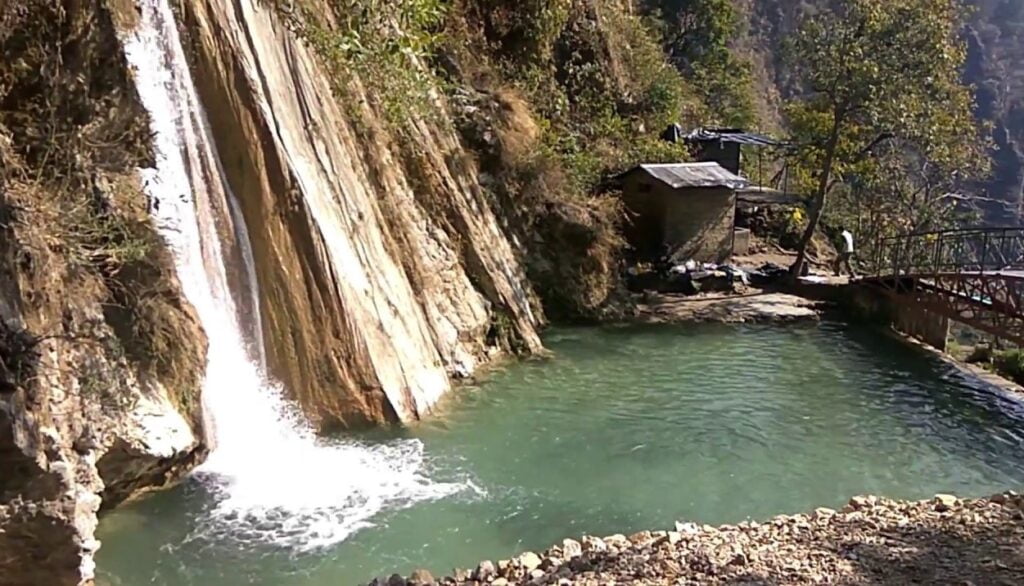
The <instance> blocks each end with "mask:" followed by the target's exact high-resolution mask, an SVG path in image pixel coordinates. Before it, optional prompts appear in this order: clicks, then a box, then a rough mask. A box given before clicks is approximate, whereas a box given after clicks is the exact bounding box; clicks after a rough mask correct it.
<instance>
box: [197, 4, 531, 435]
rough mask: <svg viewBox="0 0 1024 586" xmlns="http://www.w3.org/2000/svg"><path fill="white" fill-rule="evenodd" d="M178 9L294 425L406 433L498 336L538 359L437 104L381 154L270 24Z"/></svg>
mask: <svg viewBox="0 0 1024 586" xmlns="http://www.w3.org/2000/svg"><path fill="white" fill-rule="evenodd" d="M182 4H183V6H182V8H183V17H184V25H185V30H187V31H188V35H189V38H190V39H191V47H190V48H191V50H192V53H193V55H194V58H195V71H196V79H197V84H198V86H199V91H200V94H201V96H202V98H203V101H204V103H205V105H206V108H207V110H208V112H209V118H210V123H211V130H212V131H213V135H214V137H215V139H216V142H217V146H218V150H219V151H220V152H221V156H222V160H223V163H224V169H225V173H226V176H227V180H228V182H229V183H230V185H231V187H232V189H233V191H234V192H235V193H236V194H237V196H238V198H239V200H240V203H241V207H242V211H243V214H244V216H245V220H246V223H247V225H248V226H249V231H250V234H251V238H252V245H253V251H254V256H255V263H256V271H257V275H258V279H259V281H260V289H261V299H260V303H261V306H262V309H263V311H262V314H263V316H264V321H265V323H264V328H263V329H264V336H265V342H266V346H267V351H268V363H269V368H270V371H271V373H272V374H273V375H274V376H276V377H277V378H278V379H280V380H281V381H282V382H283V383H284V384H285V387H286V388H287V389H288V390H289V392H290V393H291V394H292V395H293V396H294V397H295V398H297V399H298V400H299V401H300V402H301V403H302V405H303V406H304V407H305V410H306V412H307V414H309V415H310V416H311V417H314V418H315V419H318V420H320V421H321V422H322V423H323V424H325V425H332V424H341V425H353V424H363V423H378V422H383V421H409V420H413V419H416V418H419V417H421V416H423V415H425V414H427V413H428V412H429V411H430V408H431V407H432V406H433V405H434V404H435V403H436V402H437V400H438V399H439V398H440V397H441V396H442V395H443V394H444V393H445V392H446V391H447V390H448V388H449V386H450V384H451V383H450V380H451V378H459V377H465V376H469V375H470V374H471V373H472V372H473V371H474V370H475V369H476V367H477V366H478V365H479V364H481V363H483V362H486V361H487V360H488V359H489V357H490V356H491V355H492V354H493V353H494V352H496V351H500V349H501V348H500V342H499V338H501V337H502V336H506V337H507V336H511V337H513V338H515V340H517V342H516V343H517V345H518V346H519V347H521V348H522V349H523V350H525V351H536V350H539V349H540V348H541V344H540V341H539V338H538V337H537V328H538V327H539V326H540V325H541V324H542V322H543V316H542V313H541V312H540V310H539V309H538V305H537V303H536V301H535V299H534V295H533V292H532V289H531V286H530V284H529V283H528V282H527V279H526V275H525V272H524V270H523V268H522V266H521V265H520V262H519V259H518V257H517V255H516V254H515V252H514V250H513V244H512V243H511V242H510V241H509V239H508V238H507V236H506V233H505V232H504V231H503V229H502V228H501V226H500V225H499V222H498V219H497V218H496V216H495V214H494V212H493V210H492V206H491V203H490V202H489V201H488V199H487V194H486V192H485V191H484V190H483V189H482V188H481V186H480V185H479V182H478V174H477V173H476V172H475V171H474V164H475V163H474V162H473V160H472V158H471V157H469V156H468V154H467V153H466V152H465V151H464V150H463V148H462V146H461V144H460V142H459V140H458V138H457V135H456V134H455V131H454V128H453V125H452V122H451V119H450V117H449V115H448V112H447V108H446V106H445V104H444V102H443V101H442V100H441V99H440V98H438V100H437V102H436V111H435V112H434V114H435V115H434V116H432V117H431V119H430V120H427V119H411V120H409V121H408V122H407V128H406V129H407V130H408V132H407V133H406V135H405V136H403V137H396V136H394V135H393V134H392V133H391V132H390V131H389V130H388V129H387V128H385V127H384V126H383V125H382V124H380V123H379V122H378V120H379V116H378V115H377V113H376V112H373V111H371V110H369V109H368V108H369V106H366V105H365V104H366V102H367V100H366V99H365V97H364V96H363V95H361V92H362V91H363V90H362V89H361V87H360V86H359V84H358V83H355V84H353V85H352V86H351V87H350V88H348V90H347V91H348V92H350V93H349V94H348V95H347V96H346V97H345V99H348V100H351V102H352V104H358V106H355V109H357V110H358V109H359V108H363V109H364V111H363V112H362V113H361V114H362V117H361V119H360V122H361V123H362V125H363V127H362V128H359V129H357V128H356V127H355V124H356V121H353V120H352V117H351V115H350V114H349V113H348V112H343V111H342V107H341V103H340V101H339V99H336V97H335V95H334V92H333V90H332V86H331V82H330V79H331V78H330V75H329V74H328V72H327V71H325V69H324V65H323V63H322V62H320V61H319V60H318V58H317V56H316V55H315V54H314V53H313V52H312V50H311V49H310V47H309V46H308V45H307V44H306V43H304V42H302V41H301V40H300V39H299V38H297V36H296V35H294V34H293V33H292V32H291V31H290V30H289V29H288V27H287V26H286V22H285V20H284V19H283V18H281V16H280V15H279V14H278V12H277V11H276V10H275V9H274V8H273V7H272V6H270V5H268V4H267V3H264V2H256V1H254V0H239V1H237V2H232V3H224V2H214V1H211V0H188V1H186V2H183V3H182ZM410 66H411V65H410ZM351 109H352V108H349V110H351ZM400 141H405V144H402V143H401V142H400ZM410 151H411V153H412V154H411V158H412V161H411V162H410V161H409V160H408V159H409V158H410V155H409V154H408V153H409V152H410ZM499 316H500V318H501V320H500V324H501V325H505V326H508V327H507V328H506V331H504V332H500V334H501V335H499V332H497V331H496V329H497V328H498V327H500V325H499V319H498V318H499Z"/></svg>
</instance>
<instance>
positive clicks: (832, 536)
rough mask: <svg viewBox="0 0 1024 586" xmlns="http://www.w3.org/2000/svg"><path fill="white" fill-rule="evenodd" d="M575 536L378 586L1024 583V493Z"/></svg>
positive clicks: (867, 499)
mask: <svg viewBox="0 0 1024 586" xmlns="http://www.w3.org/2000/svg"><path fill="white" fill-rule="evenodd" d="M674 529H675V530H674V531H643V532H640V533H636V534H633V535H630V536H629V537H626V536H624V535H611V536H608V537H604V538H597V537H592V536H585V537H583V538H582V539H581V540H580V541H575V540H572V539H566V540H564V541H563V542H562V543H561V544H559V545H557V546H555V547H552V548H551V549H549V550H547V551H545V552H543V553H534V552H526V553H523V554H521V555H519V556H517V557H516V558H514V559H511V560H502V561H499V562H497V563H493V562H490V561H485V562H481V563H480V564H479V565H478V566H477V567H476V569H475V570H472V571H470V570H456V571H455V572H454V573H453V575H452V576H450V577H447V578H443V579H438V580H435V579H434V578H433V577H432V576H430V574H429V573H426V572H423V571H419V572H416V573H414V574H413V575H412V576H410V577H409V578H408V579H406V578H403V577H402V576H400V575H394V576H392V577H391V578H389V579H386V580H382V579H377V580H374V581H373V582H371V586H385V585H386V586H413V585H415V586H433V585H435V584H437V585H443V586H483V585H487V584H490V585H491V586H510V585H527V586H542V585H557V586H575V585H586V586H592V585H593V586H597V585H606V584H651V585H654V584H666V585H667V584H673V585H676V584H693V585H697V584H835V583H843V584H886V585H888V584H892V585H897V584H899V585H903V584H960V585H970V584H977V585H981V584H1006V585H1011V584H1012V585H1018V584H1024V498H1022V497H1020V496H1018V495H1017V494H1015V493H1006V494H1001V495H997V496H994V497H992V498H989V499H980V500H960V499H957V498H956V497H954V496H950V495H938V496H936V497H935V498H934V499H931V500H928V501H921V502H905V501H893V500H888V499H882V498H878V497H872V496H864V497H856V498H854V499H852V500H851V501H850V503H849V504H848V505H847V506H846V507H845V508H844V509H843V510H841V511H834V510H831V509H824V508H822V509H817V510H816V511H814V512H813V513H811V514H809V515H793V516H786V515H782V516H778V517H775V518H774V519H771V520H770V521H766V522H763V523H758V522H753V521H750V522H744V523H740V524H738V525H724V526H721V527H711V526H708V525H696V524H694V523H676V526H675V528H674Z"/></svg>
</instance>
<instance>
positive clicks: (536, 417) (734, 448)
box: [99, 324, 1024, 586]
mask: <svg viewBox="0 0 1024 586" xmlns="http://www.w3.org/2000/svg"><path fill="white" fill-rule="evenodd" d="M547 344H548V346H549V348H550V349H551V350H553V351H554V352H555V357H554V358H553V359H552V360H549V361H543V362H533V363H527V364H517V365H512V366H509V367H507V368H506V369H503V370H500V371H498V372H496V373H493V374H492V375H491V376H490V377H488V380H487V382H486V383H484V384H482V385H480V386H479V387H476V388H468V389H464V390H462V391H460V392H459V393H458V394H457V396H455V397H454V398H452V400H450V401H449V402H448V403H447V404H446V405H445V406H444V408H443V415H442V416H440V417H438V418H437V419H436V420H434V421H432V422H429V423H425V424H421V425H418V426H416V427H414V428H412V429H409V430H405V431H401V432H388V433H383V432H378V433H374V434H371V435H368V436H363V437H360V438H358V439H359V441H360V442H363V443H365V444H366V445H369V446H372V445H376V444H381V445H385V446H386V445H388V444H390V443H394V442H409V441H410V440H413V439H415V440H419V442H422V444H423V449H424V454H425V464H424V466H425V469H424V473H425V474H426V475H427V476H429V477H430V478H431V479H432V480H434V481H436V482H453V483H463V484H464V485H465V486H466V487H467V488H465V489H464V490H461V491H459V492H457V493H456V494H453V495H450V496H448V497H445V498H441V499H439V500H432V501H423V502H418V503H415V504H411V505H409V503H406V504H404V505H403V504H402V503H393V504H391V505H389V506H385V507H384V508H383V510H382V511H381V512H380V513H378V514H376V515H375V516H374V517H373V518H372V519H371V520H370V522H371V523H372V526H370V527H367V528H364V529H362V530H360V531H358V532H356V533H355V534H353V535H352V536H350V537H349V538H348V539H346V540H345V541H343V542H341V543H339V544H335V545H332V546H330V547H326V548H321V549H317V550H314V551H298V550H296V549H295V548H294V547H286V546H282V545H275V544H273V543H259V542H252V541H247V542H241V543H240V542H237V541H234V540H232V539H230V538H228V537H227V536H226V534H225V533H224V532H212V533H211V532H207V531H205V530H204V529H203V526H204V515H205V514H206V513H207V512H208V511H209V509H210V507H211V506H212V502H213V501H214V500H215V499H216V498H217V497H216V496H214V493H212V492H211V491H210V490H209V489H208V488H206V486H205V485H203V484H202V483H200V482H198V481H195V482H190V483H186V485H184V486H182V487H179V488H178V489H175V490H173V491H170V492H166V493H162V494H158V495H154V496H152V497H150V498H148V499H146V500H143V501H141V502H138V503H135V504H133V505H130V506H128V507H126V508H123V509H120V510H118V511H117V512H115V513H113V514H111V515H110V516H109V517H107V518H106V519H105V520H104V521H103V523H102V525H101V531H100V533H101V535H100V538H101V540H102V541H103V548H102V549H101V551H100V554H99V564H100V573H101V582H100V583H101V584H109V585H124V586H137V585H142V584H157V585H168V586H185V585H189V586H207V585H215V584H216V585H223V586H236V585H242V584H262V585H282V584H289V585H292V584H294V585H308V586H327V585H331V586H334V585H340V584H359V583H364V584H365V583H366V582H367V581H368V580H369V579H370V578H372V577H374V576H376V575H384V574H389V573H391V572H393V571H399V572H404V573H408V572H410V571H411V570H412V569H415V568H420V567H423V568H428V569H430V570H432V571H434V572H435V574H437V573H448V571H450V569H451V568H452V567H454V566H460V567H468V566H472V565H475V564H476V562H477V561H479V560H481V559H500V558H505V557H508V556H510V555H512V554H513V553H515V552H517V551H521V550H524V549H541V548H545V547H546V546H548V545H550V544H552V543H554V542H557V541H559V540H561V539H562V538H564V537H568V536H578V535H581V534H584V533H592V534H597V535H607V534H611V533H627V534H628V533H630V532H633V531H637V530H641V529H658V528H668V527H671V525H672V523H673V521H675V520H676V519H687V520H694V521H698V522H706V523H712V524H719V523H727V522H737V521H740V520H743V519H746V518H751V517H752V518H765V517H770V516H772V515H775V514H779V513H787V512H789V513H792V512H799V511H806V510H809V509H812V508H814V507H818V506H833V507H837V506H840V505H842V504H843V503H844V502H845V501H846V500H847V499H848V498H849V497H850V496H852V495H855V494H861V493H874V494H884V495H887V496H892V497H900V498H926V497H930V496H931V495H933V494H935V493H937V492H954V493H957V494H960V495H965V496H982V495H987V494H990V493H994V492H997V491H1001V490H1005V489H1009V488H1020V487H1021V485H1022V483H1024V450H1022V449H1021V448H1022V439H1024V433H1022V430H1024V426H1022V421H1024V420H1022V419H1021V417H1024V416H1022V415H1021V407H1020V406H1019V405H1018V404H1017V403H1015V402H1013V401H1010V400H1008V399H1006V398H1003V397H1001V396H1000V395H998V394H995V393H992V392H989V391H986V390H984V389H978V388H972V386H971V385H968V384H965V383H964V382H963V381H961V380H960V379H959V378H958V377H957V375H955V374H954V373H952V372H950V371H949V369H948V368H947V367H945V366H944V365H943V364H942V363H941V362H939V361H937V360H935V359H934V358H931V357H930V356H928V355H926V354H924V353H923V352H921V351H919V350H917V349H914V348H910V347H908V346H906V345H904V344H902V343H900V342H898V341H896V340H893V339H889V338H887V337H884V336H882V335H881V334H878V333H875V332H870V331H865V330H859V329H851V328H849V327H847V326H844V325H837V324H824V325H814V326H801V327H794V328H785V329H783V328H768V327H739V328H732V327H725V326H707V327H703V326H702V327H697V326H685V327H659V328H632V327H631V328H604V329H559V330H555V331H554V332H552V333H551V334H550V335H549V336H548V338H547ZM336 472H337V473H338V474H345V475H357V477H358V475H360V474H367V476H368V477H367V478H364V480H365V481H366V483H367V484H368V485H371V486H372V485H373V482H374V479H373V476H372V472H371V473H366V472H365V471H361V470H338V471H336Z"/></svg>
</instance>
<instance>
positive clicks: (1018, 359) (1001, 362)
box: [993, 348, 1024, 384]
mask: <svg viewBox="0 0 1024 586" xmlns="http://www.w3.org/2000/svg"><path fill="white" fill-rule="evenodd" d="M993 364H994V365H995V367H996V372H998V373H999V374H1000V375H1002V376H1005V377H1006V378H1008V379H1010V380H1012V381H1014V382H1016V383H1019V384H1024V350H1022V349H1020V348H1017V349H1015V350H1006V351H1004V352H998V353H996V355H995V360H994V361H993Z"/></svg>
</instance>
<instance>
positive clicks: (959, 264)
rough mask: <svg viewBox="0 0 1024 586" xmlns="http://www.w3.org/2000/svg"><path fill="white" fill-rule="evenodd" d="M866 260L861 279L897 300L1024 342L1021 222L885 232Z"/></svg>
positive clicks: (1009, 339) (1023, 270)
mask: <svg viewBox="0 0 1024 586" xmlns="http://www.w3.org/2000/svg"><path fill="white" fill-rule="evenodd" d="M867 265H868V266H867V267H866V268H868V271H867V273H866V275H865V276H864V277H862V278H861V279H860V281H861V282H862V283H864V284H866V285H868V286H871V287H877V288H879V289H881V290H882V291H884V292H885V293H886V294H887V295H889V296H891V298H893V300H894V301H895V302H896V303H897V304H899V305H910V306H915V308H916V309H921V310H924V311H926V312H928V313H931V314H935V315H937V316H940V317H941V318H946V319H949V320H953V321H958V322H961V323H964V324H967V325H969V326H971V327H974V328H976V329H978V330H981V331H984V332H987V333H989V334H991V335H993V336H996V337H998V338H1002V339H1004V340H1007V341H1011V342H1014V343H1016V344H1020V345H1022V346H1024V303H1022V296H1024V227H1019V228H977V229H958V230H937V231H931V232H914V233H910V234H903V235H900V236H896V237H891V238H885V239H882V240H880V241H879V242H878V244H877V246H876V249H875V251H874V254H873V257H872V258H871V259H869V261H868V263H867ZM909 309H913V308H909Z"/></svg>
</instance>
